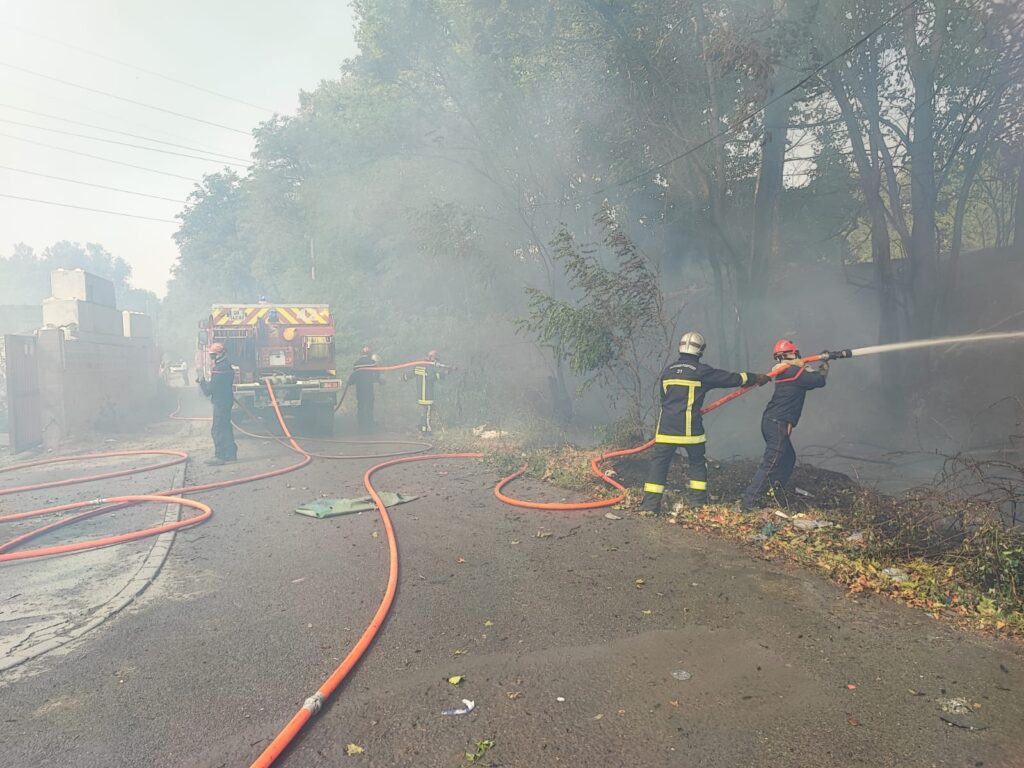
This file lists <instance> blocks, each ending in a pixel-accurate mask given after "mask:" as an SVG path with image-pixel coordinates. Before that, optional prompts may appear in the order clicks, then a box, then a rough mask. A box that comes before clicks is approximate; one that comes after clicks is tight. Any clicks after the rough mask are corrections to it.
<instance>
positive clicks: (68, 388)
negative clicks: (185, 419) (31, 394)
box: [38, 329, 166, 447]
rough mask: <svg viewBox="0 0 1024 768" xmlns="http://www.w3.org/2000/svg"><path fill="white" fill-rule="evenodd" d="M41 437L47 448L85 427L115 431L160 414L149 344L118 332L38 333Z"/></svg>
mask: <svg viewBox="0 0 1024 768" xmlns="http://www.w3.org/2000/svg"><path fill="white" fill-rule="evenodd" d="M38 362H39V383H40V396H41V399H42V408H43V441H44V444H45V445H46V446H48V447H50V446H54V445H57V444H59V443H61V442H62V441H64V440H66V439H67V438H69V437H71V436H76V435H78V436H80V435H84V434H86V433H89V432H94V431H100V432H120V431H126V430H131V429H135V428H138V427H139V426H141V425H142V424H144V423H146V422H147V421H151V420H152V419H154V418H159V417H160V416H163V415H166V414H164V413H163V412H162V410H161V408H162V405H161V403H160V394H161V392H162V389H161V386H160V383H159V376H158V367H159V361H158V360H157V355H156V349H155V347H154V346H153V345H152V344H151V343H148V342H146V341H142V342H140V341H136V340H133V339H125V338H122V337H109V338H106V339H104V338H99V337H93V338H91V339H81V338H80V339H74V340H68V339H66V338H65V337H64V333H63V332H62V331H60V330H59V329H43V330H41V331H40V332H39V348H38Z"/></svg>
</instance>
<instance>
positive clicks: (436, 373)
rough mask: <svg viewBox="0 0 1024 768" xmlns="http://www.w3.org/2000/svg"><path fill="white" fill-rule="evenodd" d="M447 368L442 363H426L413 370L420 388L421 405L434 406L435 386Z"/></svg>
mask: <svg viewBox="0 0 1024 768" xmlns="http://www.w3.org/2000/svg"><path fill="white" fill-rule="evenodd" d="M444 370H445V367H444V366H443V365H441V364H440V363H424V364H423V365H417V366H416V367H415V368H413V369H412V373H413V376H415V378H416V385H417V387H419V396H420V397H419V404H420V405H433V403H434V384H435V383H436V382H438V381H440V380H441V376H442V374H443V372H444Z"/></svg>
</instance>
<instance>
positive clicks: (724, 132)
mask: <svg viewBox="0 0 1024 768" xmlns="http://www.w3.org/2000/svg"><path fill="white" fill-rule="evenodd" d="M920 2H921V0H910V2H909V3H907V4H906V5H903V6H902V7H900V8H899V9H898V10H897V11H896V12H895V13H893V14H891V15H889V16H888V17H886V19H885V20H884V21H883V22H882V23H881V24H879V25H878V26H877V27H875V28H874V29H872V30H871V31H870V32H868V33H867V34H866V35H864V36H863V37H861V38H859V39H858V40H856V41H854V42H853V43H852V44H850V45H848V46H847V47H846V48H845V49H843V50H842V51H840V52H839V53H838V54H836V55H835V56H833V57H832V58H831V59H829V60H828V61H826V62H825V63H824V64H821V65H819V66H817V67H815V69H814V70H813V71H811V73H810V74H809V75H807V76H806V77H804V78H803V79H802V80H800V81H799V82H797V83H796V84H795V85H793V86H791V87H790V88H787V89H786V90H785V91H783V92H782V93H780V94H779V95H778V96H775V97H774V98H771V99H769V100H768V101H766V102H765V103H764V104H762V105H761V106H760V107H758V108H757V109H754V110H751V111H750V112H748V113H747V114H746V115H744V116H743V117H741V118H740V119H739V120H737V121H736V122H734V123H733V124H732V125H730V126H729V127H727V128H723V129H722V130H721V131H719V132H718V133H716V134H714V135H713V136H710V137H709V138H707V139H705V140H704V141H702V142H700V143H699V144H697V145H695V146H693V147H690V148H689V149H687V150H686V151H685V152H680V153H679V154H678V155H676V156H674V157H670V158H669V159H668V160H665V161H664V162H662V163H659V164H658V165H655V166H652V167H651V168H648V169H647V170H645V171H641V172H640V173H638V174H636V175H635V176H631V177H630V178H628V179H625V180H623V181H618V182H616V183H614V184H609V185H608V186H606V187H603V188H601V189H599V190H597V191H595V192H591V193H590V194H589V195H587V197H594V196H596V195H601V194H604V193H605V192H607V191H608V190H610V189H615V188H616V187H621V186H625V185H626V184H632V183H633V182H634V181H638V180H640V179H642V178H644V177H645V176H647V175H649V174H651V173H654V172H655V171H659V170H661V169H662V168H667V167H668V166H670V165H672V164H673V163H676V162H678V161H679V160H682V159H683V158H684V157H686V156H687V155H692V154H693V153H694V152H697V151H698V150H701V149H704V147H706V146H708V145H709V144H712V143H714V142H716V141H718V140H719V139H720V138H722V137H723V136H727V135H728V134H730V133H732V132H733V131H735V130H736V129H737V128H739V127H740V126H742V125H745V124H746V123H748V122H750V121H751V120H752V119H754V118H755V117H757V116H758V115H759V114H761V113H762V112H764V111H765V110H766V109H767V108H768V107H770V106H771V105H772V104H774V103H775V102H777V101H781V100H782V99H784V98H786V97H787V96H789V94H791V93H793V92H794V91H797V90H799V89H800V88H803V86H805V85H806V84H807V83H809V82H810V81H811V80H813V79H814V78H816V77H817V76H818V75H819V74H821V73H822V72H823V71H825V70H826V69H828V68H829V67H830V66H832V65H833V64H835V63H836V62H837V61H839V60H840V59H843V58H845V57H846V56H848V55H849V54H850V53H852V52H853V51H854V50H856V49H857V48H859V47H860V46H861V45H863V44H864V43H866V42H867V41H868V40H870V39H871V38H872V37H874V36H875V35H876V34H878V33H879V32H881V31H882V30H883V29H884V28H885V27H886V26H887V25H888V24H890V23H891V22H892V21H893V20H895V19H897V18H899V17H900V16H902V15H903V14H904V13H906V12H907V11H909V10H910V9H911V8H913V7H914V6H915V5H917V4H918V3H920Z"/></svg>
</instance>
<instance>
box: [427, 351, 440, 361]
mask: <svg viewBox="0 0 1024 768" xmlns="http://www.w3.org/2000/svg"><path fill="white" fill-rule="evenodd" d="M440 359H441V355H440V353H439V352H438V351H437V350H436V349H432V350H430V351H429V352H427V360H440Z"/></svg>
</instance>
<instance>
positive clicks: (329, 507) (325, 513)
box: [295, 491, 419, 518]
mask: <svg viewBox="0 0 1024 768" xmlns="http://www.w3.org/2000/svg"><path fill="white" fill-rule="evenodd" d="M379 495H380V500H381V501H383V502H384V506H385V507H393V506H395V505H397V504H404V503H405V502H407V501H412V500H413V499H417V498H419V497H418V496H405V495H403V494H401V493H391V492H390V491H384V492H382V493H380V494H379ZM372 509H376V506H375V505H374V503H373V499H371V498H370V497H369V496H360V497H359V498H357V499H316V500H315V501H309V502H306V503H305V504H303V505H302V506H301V507H298V508H297V509H296V510H295V511H296V512H297V513H299V514H300V515H305V516H306V517H316V518H325V517H337V516H339V515H354V514H356V513H357V512H368V511H370V510H372Z"/></svg>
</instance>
